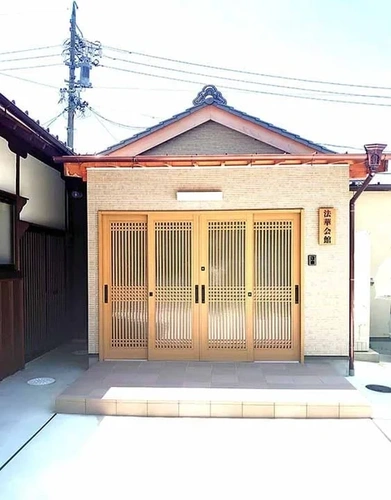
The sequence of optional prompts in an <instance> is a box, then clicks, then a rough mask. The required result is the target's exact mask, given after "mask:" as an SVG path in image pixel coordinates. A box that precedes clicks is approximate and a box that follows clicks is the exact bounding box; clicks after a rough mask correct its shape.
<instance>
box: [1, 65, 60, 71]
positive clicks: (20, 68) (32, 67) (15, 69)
mask: <svg viewBox="0 0 391 500" xmlns="http://www.w3.org/2000/svg"><path fill="white" fill-rule="evenodd" d="M54 66H63V64H60V63H58V64H57V63H56V64H38V65H36V66H20V67H19V68H0V71H19V70H23V69H36V68H53V67H54Z"/></svg>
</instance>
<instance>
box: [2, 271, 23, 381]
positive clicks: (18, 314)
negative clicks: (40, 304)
mask: <svg viewBox="0 0 391 500" xmlns="http://www.w3.org/2000/svg"><path fill="white" fill-rule="evenodd" d="M22 302H23V285H22V280H21V279H9V280H7V279H2V280H0V380H1V379H3V378H4V377H7V376H8V375H12V373H15V372H16V371H17V370H19V369H20V368H23V366H24V354H23V353H24V347H23V343H24V341H23V308H22Z"/></svg>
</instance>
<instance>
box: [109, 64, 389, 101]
mask: <svg viewBox="0 0 391 500" xmlns="http://www.w3.org/2000/svg"><path fill="white" fill-rule="evenodd" d="M104 57H106V58H107V59H111V60H113V61H120V62H126V63H128V64H135V65H137V66H144V67H148V68H153V69H159V70H163V71H173V72H175V73H184V74H186V75H192V76H202V77H206V78H217V79H219V80H226V81H230V82H236V83H244V84H249V85H260V86H263V87H273V88H279V89H286V90H299V91H301V92H302V91H304V92H315V93H320V94H331V95H340V96H344V97H345V96H347V97H365V98H371V99H391V96H387V95H370V94H354V93H349V92H337V91H334V90H323V89H312V88H303V87H295V86H290V85H279V84H274V83H266V82H256V81H251V80H243V79H239V78H231V77H227V76H220V75H209V74H207V73H198V72H195V71H187V70H184V69H178V68H168V67H166V66H158V65H155V64H148V63H143V62H139V61H129V60H127V59H123V58H122V57H111V56H107V55H106V56H104Z"/></svg>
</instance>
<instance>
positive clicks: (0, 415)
mask: <svg viewBox="0 0 391 500" xmlns="http://www.w3.org/2000/svg"><path fill="white" fill-rule="evenodd" d="M80 349H83V346H81V345H80V344H71V345H67V346H63V347H60V348H58V349H55V350H54V351H51V352H50V353H48V354H46V355H45V356H42V357H41V358H38V359H36V360H34V361H32V362H30V363H28V364H27V365H26V368H25V369H24V370H21V371H19V372H18V373H15V375H12V376H11V377H8V378H6V379H5V380H3V381H2V382H0V467H1V466H2V465H3V464H4V462H6V461H7V460H8V459H9V458H10V457H11V456H12V455H13V454H14V453H15V452H16V451H17V450H18V449H19V448H20V447H21V446H23V444H24V443H25V442H26V441H27V440H28V439H29V438H30V437H31V436H32V435H33V434H34V433H35V432H37V431H38V430H39V429H40V428H41V427H42V425H44V424H45V423H46V422H47V421H48V419H49V418H50V417H51V416H52V415H53V414H54V401H55V398H56V397H57V396H58V394H60V393H61V392H62V391H63V390H64V389H65V388H66V387H68V386H69V385H70V384H71V383H72V382H73V381H74V380H75V379H77V378H78V377H79V376H80V375H81V374H82V373H83V372H84V371H85V370H87V368H88V364H89V361H88V357H87V356H77V355H75V354H72V353H73V352H75V351H78V350H80ZM35 377H52V378H55V379H56V382H55V383H54V384H52V385H47V386H41V387H34V386H31V385H28V384H27V383H26V382H27V381H28V380H29V379H31V378H35ZM0 499H1V500H2V497H1V495H0Z"/></svg>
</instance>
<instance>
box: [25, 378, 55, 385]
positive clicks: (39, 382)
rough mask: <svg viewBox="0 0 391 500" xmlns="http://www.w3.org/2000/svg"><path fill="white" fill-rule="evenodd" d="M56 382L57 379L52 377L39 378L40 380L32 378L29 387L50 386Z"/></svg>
mask: <svg viewBox="0 0 391 500" xmlns="http://www.w3.org/2000/svg"><path fill="white" fill-rule="evenodd" d="M55 381H56V379H55V378H51V377H38V378H31V379H30V380H28V381H27V383H28V384H29V385H49V384H54V382H55Z"/></svg>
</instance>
